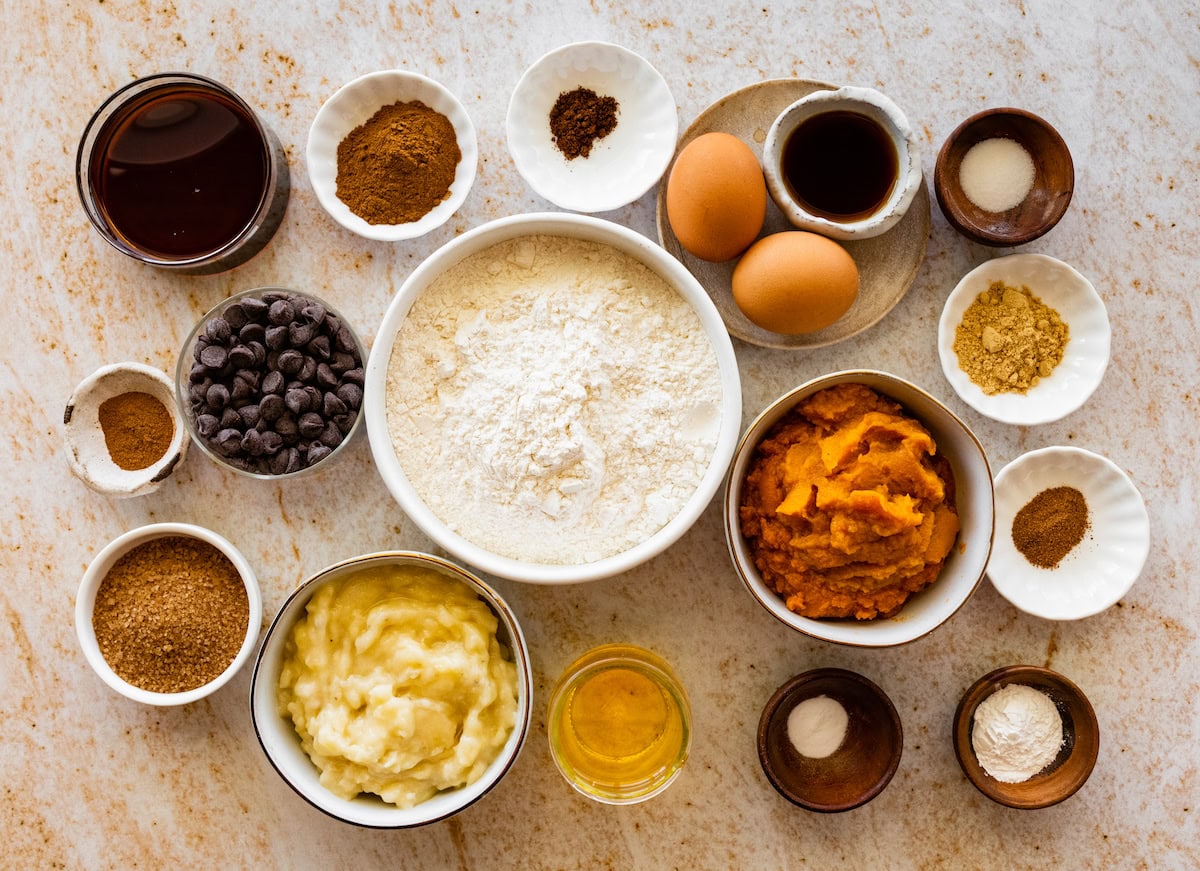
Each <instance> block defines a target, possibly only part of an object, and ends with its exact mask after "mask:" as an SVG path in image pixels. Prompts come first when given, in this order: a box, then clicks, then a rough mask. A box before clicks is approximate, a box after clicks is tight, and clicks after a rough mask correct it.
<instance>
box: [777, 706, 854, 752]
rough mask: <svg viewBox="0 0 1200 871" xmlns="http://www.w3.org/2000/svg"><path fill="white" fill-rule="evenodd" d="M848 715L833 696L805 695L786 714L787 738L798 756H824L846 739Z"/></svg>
mask: <svg viewBox="0 0 1200 871" xmlns="http://www.w3.org/2000/svg"><path fill="white" fill-rule="evenodd" d="M849 723H850V717H849V716H848V715H847V714H846V709H845V708H843V707H842V705H841V703H840V702H838V701H837V700H836V699H831V698H829V696H814V697H813V698H811V699H805V700H804V701H802V702H801V703H800V704H798V705H796V707H794V708H792V711H791V713H790V714H788V720H787V733H788V740H789V741H791V742H792V746H793V747H795V748H796V752H797V753H799V754H800V755H801V756H807V757H809V758H810V759H824V758H825V757H826V756H830V755H832V754H833V753H834V751H836V750H837V749H838V748H839V747H841V746H842V742H843V741H844V740H846V727H847V726H848V725H849Z"/></svg>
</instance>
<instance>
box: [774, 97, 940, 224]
mask: <svg viewBox="0 0 1200 871" xmlns="http://www.w3.org/2000/svg"><path fill="white" fill-rule="evenodd" d="M826 112H853V113H855V114H858V115H865V116H866V117H867V118H870V119H871V120H872V121H874V122H875V123H876V124H878V125H879V126H880V127H882V128H883V130H884V131H886V133H887V135H888V138H889V139H891V141H892V145H893V146H894V147H895V149H896V163H897V167H896V172H897V177H896V182H895V184H893V185H892V189H891V192H890V193H889V194H888V196H887V198H886V199H885V200H884V201H883V203H882V204H880V206H879V208H877V209H875V211H874V212H872V213H871V214H870V215H866V216H864V217H862V218H859V219H857V220H853V221H833V220H830V219H829V218H827V217H824V216H822V215H818V214H815V213H813V212H811V211H809V210H808V209H807V208H806V207H805V206H804V205H803V204H802V203H801V202H800V201H799V200H797V199H796V198H795V197H794V196H793V195H792V192H791V191H790V190H789V188H788V185H787V182H786V181H784V176H783V168H782V163H783V149H784V146H785V145H786V144H787V141H788V139H789V137H790V136H791V135H792V133H793V132H794V131H795V130H796V128H797V127H799V126H800V125H801V124H802V123H803V122H805V121H807V120H808V119H810V118H812V117H814V116H816V115H821V114H824V113H826ZM763 175H764V176H765V177H766V180H767V190H768V191H769V192H770V194H771V199H772V200H774V201H775V205H777V206H778V207H779V210H780V211H781V212H783V214H784V216H785V217H786V218H787V219H788V220H789V221H791V222H792V224H793V225H795V226H796V227H799V228H800V229H801V230H810V231H812V232H814V233H820V234H821V235H823V236H829V237H830V238H831V239H842V240H853V239H869V238H871V237H873V236H878V235H880V234H882V233H886V232H887V231H888V230H890V229H891V228H892V227H894V226H895V225H896V224H898V223H899V222H900V219H901V218H903V217H904V213H905V212H907V211H908V207H909V206H911V205H912V203H913V200H914V199H915V198H916V196H917V191H918V190H920V188H921V185H922V183H923V180H922V175H921V151H920V147H919V146H918V144H917V136H916V134H915V133H914V132H913V129H912V125H910V124H909V123H908V118H907V117H905V115H904V112H903V111H902V110H901V109H900V107H899V106H897V105H896V104H895V103H894V102H893V101H892V100H891V98H889V97H888V96H887V95H885V94H881V93H880V92H879V91H876V90H874V89H872V88H856V87H853V86H850V85H847V86H845V87H841V88H838V89H837V90H836V91H814V92H813V93H811V94H809V95H808V96H806V97H801V98H800V99H799V100H797V101H796V102H795V103H792V105H790V106H788V107H787V108H786V109H784V110H783V111H782V112H781V113H780V114H779V117H777V118H776V119H775V121H774V122H773V123H772V124H771V128H770V129H769V130H768V131H767V138H766V140H765V141H764V142H763Z"/></svg>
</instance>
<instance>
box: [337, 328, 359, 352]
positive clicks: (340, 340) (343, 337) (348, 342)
mask: <svg viewBox="0 0 1200 871" xmlns="http://www.w3.org/2000/svg"><path fill="white" fill-rule="evenodd" d="M334 338H335V344H336V346H337V348H338V350H340V351H345V352H346V353H347V354H350V353H353V352H354V351H356V350H357V349H358V345H356V344H355V343H354V333H352V332H350V328H349V327H348V326H346V325H345V324H342V325H341V327H339V328H338V331H337V336H335V337H334Z"/></svg>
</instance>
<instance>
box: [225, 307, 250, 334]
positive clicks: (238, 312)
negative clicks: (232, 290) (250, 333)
mask: <svg viewBox="0 0 1200 871" xmlns="http://www.w3.org/2000/svg"><path fill="white" fill-rule="evenodd" d="M221 317H223V318H225V322H226V323H228V324H229V326H230V329H233V330H240V329H241V328H242V327H244V326H246V322H247V321H249V320H250V318H249V316H248V315H247V314H246V310H245V309H244V308H243V307H242V304H241V303H240V302H232V303H230V304H229V305H227V306H225V311H223V312H221Z"/></svg>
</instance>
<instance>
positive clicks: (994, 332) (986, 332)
mask: <svg viewBox="0 0 1200 871" xmlns="http://www.w3.org/2000/svg"><path fill="white" fill-rule="evenodd" d="M1069 339H1070V330H1069V328H1068V327H1067V324H1066V323H1065V322H1064V321H1063V319H1062V317H1061V316H1060V315H1059V313H1058V312H1057V311H1055V310H1054V309H1053V308H1051V307H1050V306H1048V305H1046V304H1045V303H1043V302H1042V301H1041V300H1040V299H1039V298H1038V297H1036V296H1034V295H1033V293H1032V292H1031V291H1030V290H1029V288H1028V287H1021V288H1015V287H1009V286H1007V285H1005V284H1004V283H1003V282H1001V281H994V282H992V284H991V286H990V287H989V288H988V289H987V290H985V291H983V292H982V293H980V294H979V296H977V297H976V298H975V300H974V301H973V302H972V303H971V305H970V306H969V307H968V308H967V310H966V312H964V313H963V317H962V321H961V322H960V323H959V325H958V328H957V330H956V331H955V334H954V353H955V354H956V355H957V356H958V367H959V368H960V369H962V370H963V371H964V372H966V373H967V375H968V377H970V379H971V380H972V381H973V382H974V383H975V384H977V385H979V387H980V388H981V389H982V390H983V392H984V393H986V394H988V395H992V394H995V393H1025V392H1026V391H1028V390H1029V389H1030V388H1031V387H1033V386H1034V385H1035V384H1037V382H1038V381H1039V380H1040V379H1042V378H1046V377H1048V376H1049V375H1050V373H1052V372H1053V371H1054V368H1055V367H1056V366H1057V365H1058V364H1059V363H1060V362H1062V358H1063V352H1064V351H1065V349H1066V346H1067V342H1068V340H1069Z"/></svg>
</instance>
